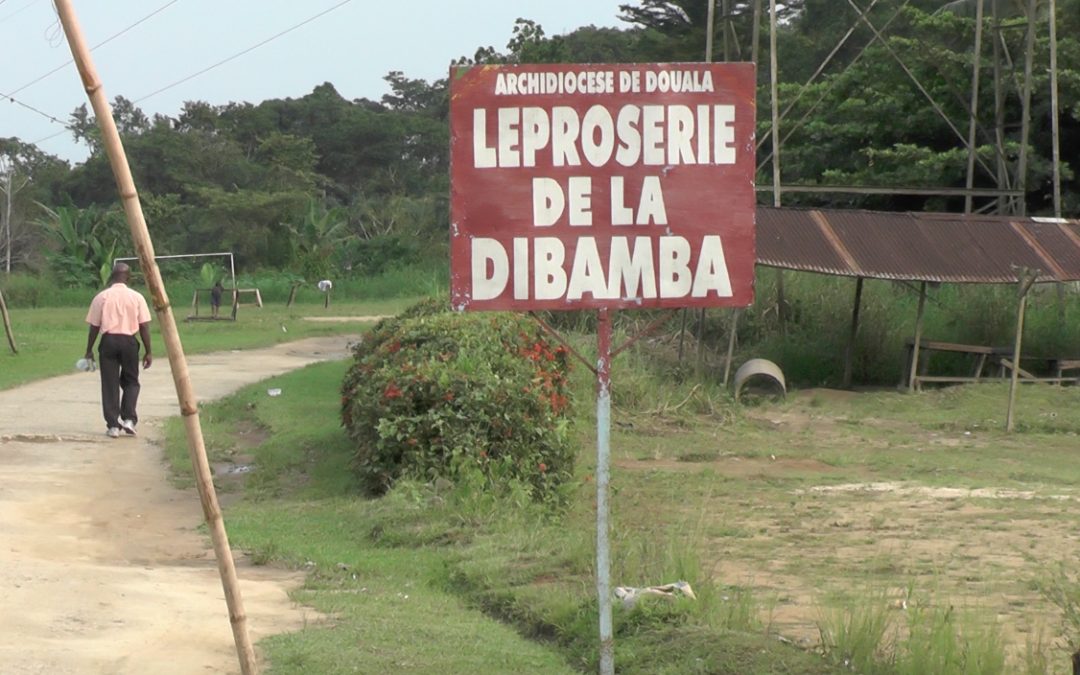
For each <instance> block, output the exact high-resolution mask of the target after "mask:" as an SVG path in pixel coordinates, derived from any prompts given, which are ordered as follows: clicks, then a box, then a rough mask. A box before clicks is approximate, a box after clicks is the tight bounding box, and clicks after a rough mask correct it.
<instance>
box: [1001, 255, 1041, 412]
mask: <svg viewBox="0 0 1080 675" xmlns="http://www.w3.org/2000/svg"><path fill="white" fill-rule="evenodd" d="M1016 276H1017V285H1016V295H1017V296H1018V297H1019V298H1020V306H1019V307H1018V308H1017V310H1016V341H1015V342H1014V343H1013V353H1012V364H1011V367H1010V368H1009V370H1010V371H1011V378H1010V380H1009V407H1008V409H1007V410H1006V412H1005V432H1006V433H1011V432H1012V430H1013V408H1014V406H1015V405H1016V384H1017V380H1019V378H1020V346H1021V343H1022V342H1023V339H1024V313H1025V311H1026V310H1027V296H1028V291H1030V290H1031V285H1032V284H1033V283H1035V279H1037V278H1038V276H1039V270H1028V268H1026V267H1022V268H1020V270H1019V271H1018V272H1017V274H1016Z"/></svg>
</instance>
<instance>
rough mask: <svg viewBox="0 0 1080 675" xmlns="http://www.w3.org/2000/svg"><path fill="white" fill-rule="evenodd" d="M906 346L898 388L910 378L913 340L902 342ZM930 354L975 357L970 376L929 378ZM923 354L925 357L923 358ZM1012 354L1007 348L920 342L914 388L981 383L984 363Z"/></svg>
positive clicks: (913, 348) (935, 341)
mask: <svg viewBox="0 0 1080 675" xmlns="http://www.w3.org/2000/svg"><path fill="white" fill-rule="evenodd" d="M904 344H905V345H906V346H907V353H906V358H905V359H904V377H903V380H902V381H901V383H900V386H902V387H906V386H907V384H908V380H909V379H910V376H911V357H912V352H913V351H914V350H915V338H908V339H907V340H905V341H904ZM931 352H952V353H954V354H971V355H972V356H974V357H975V363H974V365H973V366H972V369H971V375H968V376H966V377H964V376H947V375H942V376H937V375H935V376H930V375H927V371H928V369H929V364H930V353H931ZM924 354H925V356H924ZM1011 354H1012V349H1011V348H1009V347H985V346H983V345H963V344H958V343H955V342H939V341H937V340H920V342H919V372H918V373H917V374H916V376H915V387H916V388H918V387H919V383H920V382H940V383H956V384H961V383H970V382H981V381H982V380H984V379H988V378H985V377H984V376H983V370H985V369H986V363H987V361H989V360H994V361H996V360H997V359H999V358H1000V357H1002V356H1007V355H1011Z"/></svg>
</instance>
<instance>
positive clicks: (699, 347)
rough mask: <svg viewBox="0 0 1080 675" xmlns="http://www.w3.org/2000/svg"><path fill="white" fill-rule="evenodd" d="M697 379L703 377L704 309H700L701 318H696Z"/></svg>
mask: <svg viewBox="0 0 1080 675" xmlns="http://www.w3.org/2000/svg"><path fill="white" fill-rule="evenodd" d="M696 371H697V378H698V379H699V380H700V379H702V378H703V377H704V376H705V308H704V307H702V308H701V316H700V318H698V329H697V368H696Z"/></svg>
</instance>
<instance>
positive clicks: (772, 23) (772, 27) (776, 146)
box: [769, 0, 787, 330]
mask: <svg viewBox="0 0 1080 675" xmlns="http://www.w3.org/2000/svg"><path fill="white" fill-rule="evenodd" d="M776 58H777V57H776V0H769V75H770V80H769V81H770V90H769V91H770V98H771V99H772V100H771V103H772V130H771V134H772V181H773V206H775V207H779V206H780V101H779V100H778V97H779V93H778V90H779V82H778V79H779V68H778V66H777V60H776ZM785 304H786V303H785V300H784V271H783V270H781V269H780V268H777V269H776V312H777V318H779V320H780V329H781V330H783V328H784V322H785V318H786V317H785V314H786V313H787V312H786V311H785V310H784V305H785Z"/></svg>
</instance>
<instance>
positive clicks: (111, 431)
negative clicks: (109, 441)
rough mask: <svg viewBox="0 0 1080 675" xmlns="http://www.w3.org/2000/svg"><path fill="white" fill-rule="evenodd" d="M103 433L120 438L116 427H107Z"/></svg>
mask: <svg viewBox="0 0 1080 675" xmlns="http://www.w3.org/2000/svg"><path fill="white" fill-rule="evenodd" d="M105 435H106V436H108V437H109V438H120V429H118V428H116V427H109V430H108V431H106V432H105Z"/></svg>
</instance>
